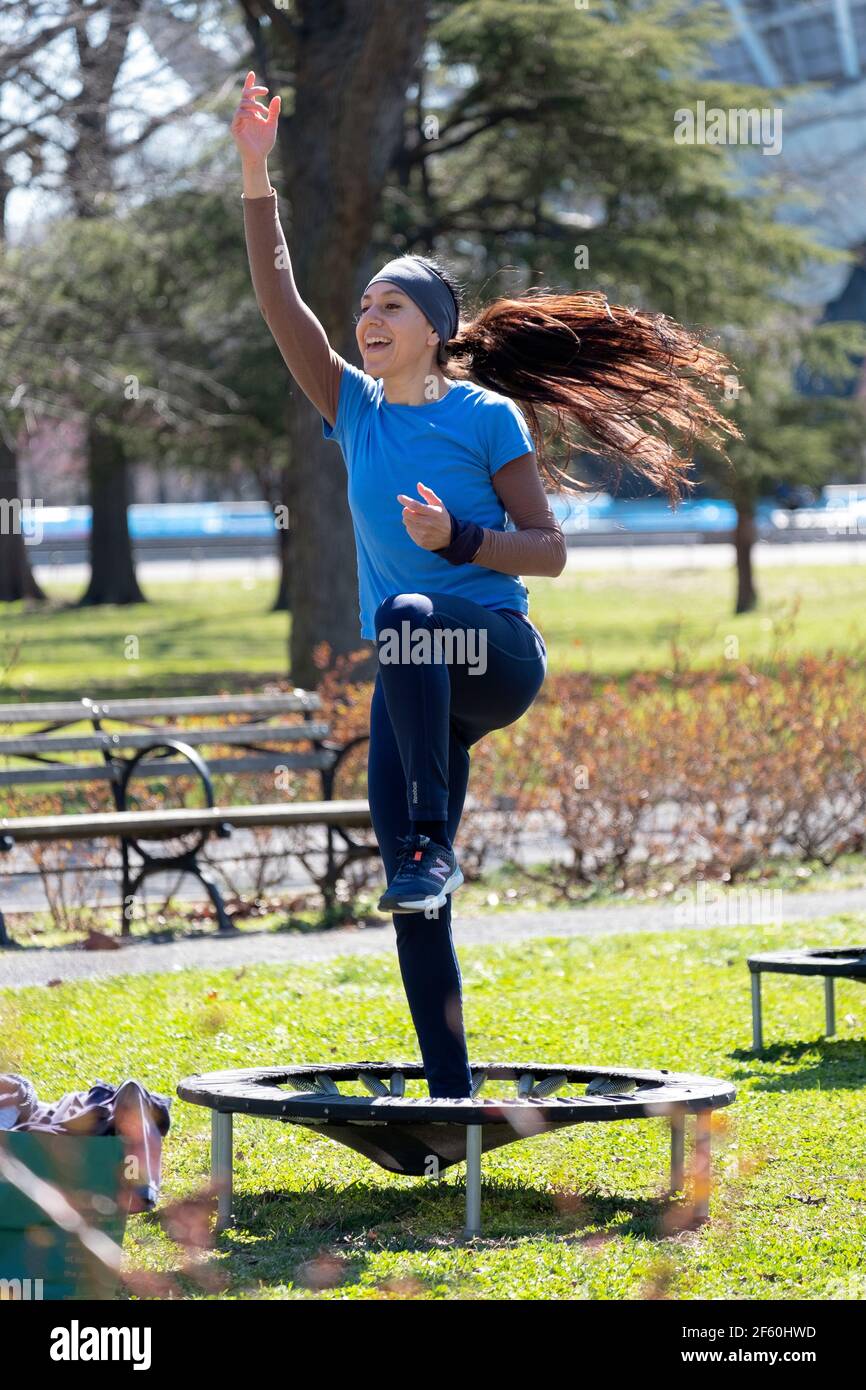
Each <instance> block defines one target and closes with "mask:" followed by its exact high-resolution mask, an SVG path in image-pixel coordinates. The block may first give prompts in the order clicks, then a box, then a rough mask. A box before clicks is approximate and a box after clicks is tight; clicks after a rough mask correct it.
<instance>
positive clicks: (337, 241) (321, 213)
mask: <svg viewBox="0 0 866 1390" xmlns="http://www.w3.org/2000/svg"><path fill="white" fill-rule="evenodd" d="M297 10H298V20H299V22H298V25H297V26H296V32H297V35H298V38H297V43H296V63H295V83H294V110H293V113H292V115H291V116H290V117H288V118H286V119H285V120H283V121H281V122H280V140H281V152H282V167H283V169H284V171H285V173H286V186H287V189H288V191H289V194H290V196H291V200H292V216H291V220H290V221H286V223H285V226H286V240H287V241H288V244H289V248H290V250H291V254H292V260H293V265H294V271H295V278H296V280H297V283H298V285H299V288H300V291H301V293H302V294H303V295H304V297H305V299H306V300H307V302H308V303H309V304H310V306H311V308H312V309H313V312H314V313H315V314H316V315H317V316H318V317H319V319H320V320H321V322H322V324H323V325H324V328H325V332H326V333H327V335H328V338H329V340H330V342H331V343H332V344H333V346H334V348H335V349H336V351H337V352H339V353H340V354H341V355H343V356H344V357H346V358H349V359H351V358H354V356H355V347H354V334H353V332H352V306H353V304H354V303H355V302H356V300H357V299H358V297H359V295H360V293H361V291H362V290H363V285H359V284H358V270H359V266H360V265H361V264H362V262H363V259H364V256H365V252H366V251H367V249H368V246H369V242H370V239H371V235H372V231H373V226H374V222H375V218H376V214H377V209H378V203H379V199H380V196H381V192H382V186H383V183H384V181H385V176H386V174H387V172H388V169H389V167H390V165H391V163H392V160H393V157H394V154H395V152H396V150H397V148H398V147H399V144H400V140H401V136H402V127H403V119H404V112H405V107H406V94H407V90H408V87H409V84H410V82H411V78H412V73H413V70H414V68H415V67H416V64H417V62H418V60H419V58H420V56H421V51H422V45H423V39H424V33H425V28H426V18H427V17H426V10H427V6H426V5H424V4H420V3H416V4H411V5H408V4H406V3H405V0H378V3H377V4H375V5H346V4H342V3H337V0H324V2H323V0H298V5H297ZM288 431H289V439H290V457H291V458H292V460H293V466H292V468H291V471H290V479H289V483H288V493H289V495H288V499H287V500H288V504H289V511H290V515H291V518H292V542H291V544H292V565H291V610H292V625H291V639H290V652H289V665H290V679H291V680H292V681H293V682H294V683H295V684H296V685H300V686H305V687H314V686H315V685H316V683H317V682H318V680H319V679H320V677H321V671H320V670H319V668H318V667H317V666H316V664H315V662H314V660H313V650H314V648H315V647H316V645H317V644H318V643H320V642H323V641H326V642H327V643H328V644H329V646H330V648H331V651H332V653H333V654H334V655H336V654H340V653H345V652H350V651H356V650H358V649H359V648H363V646H364V641H363V639H362V638H361V637H360V635H359V628H358V587H357V575H356V559H355V543H354V535H353V532H352V524H351V516H350V513H349V507H348V502H347V500H346V470H345V466H344V463H343V460H342V458H341V456H340V454H339V451H338V449H337V447H336V446H335V445H334V444H333V443H331V442H329V441H326V440H325V439H323V437H322V424H321V418H320V416H319V414H318V412H317V411H316V410H315V409H314V407H313V406H312V405H311V404H310V403H309V402H308V401H307V400H306V398H305V397H304V396H303V395H302V394H301V392H300V391H299V390H297V389H295V390H294V392H293V394H292V398H291V403H290V407H289V411H288ZM370 655H371V658H372V656H373V649H372V648H370Z"/></svg>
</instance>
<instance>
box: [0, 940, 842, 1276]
mask: <svg viewBox="0 0 866 1390" xmlns="http://www.w3.org/2000/svg"><path fill="white" fill-rule="evenodd" d="M864 936H866V918H863V917H860V918H848V919H847V920H846V919H841V918H840V919H833V920H828V921H826V922H823V923H820V924H818V925H814V924H810V925H809V926H808V927H801V926H793V927H788V926H781V927H780V926H777V925H769V926H762V927H739V928H730V927H728V928H715V929H712V930H704V931H700V932H683V931H680V932H670V933H665V934H658V935H657V934H642V935H632V936H629V935H625V934H623V935H621V936H615V937H607V938H604V939H603V940H598V939H596V940H592V939H588V938H586V939H571V938H570V939H544V940H531V941H525V942H522V943H520V944H519V945H509V946H505V945H490V946H487V947H476V948H466V949H464V950H462V951H461V964H462V969H463V975H464V987H465V997H466V1009H467V1020H468V1026H469V1030H470V1052H471V1057H472V1060H473V1061H484V1060H494V1059H497V1060H502V1061H506V1060H515V1061H521V1060H548V1061H552V1062H555V1061H571V1062H578V1061H581V1060H583V1061H585V1062H586V1063H588V1064H590V1065H604V1064H606V1063H607V1064H619V1065H626V1066H627V1065H634V1066H641V1067H657V1066H663V1067H668V1068H670V1069H672V1070H684V1071H695V1072H701V1073H704V1074H706V1075H711V1076H719V1077H724V1078H728V1079H730V1080H732V1081H733V1082H734V1084H735V1085H736V1087H737V1090H738V1097H737V1100H736V1102H735V1103H734V1104H733V1105H732V1106H731V1107H729V1108H728V1109H727V1110H724V1111H721V1112H719V1113H718V1115H717V1129H716V1133H715V1139H714V1151H715V1160H714V1172H715V1177H716V1185H715V1188H714V1192H713V1196H712V1200H711V1206H710V1213H711V1218H712V1219H711V1221H710V1223H709V1224H708V1225H706V1226H704V1227H702V1228H700V1229H696V1230H689V1229H680V1228H679V1227H678V1225H677V1220H676V1214H677V1212H678V1211H681V1210H682V1206H683V1203H682V1199H680V1200H679V1201H675V1202H673V1203H671V1202H670V1201H669V1200H668V1198H667V1197H666V1196H665V1195H664V1188H665V1181H666V1173H667V1161H668V1131H667V1127H666V1125H665V1123H664V1122H663V1121H662V1120H652V1121H628V1122H623V1123H621V1124H616V1125H587V1126H577V1127H575V1128H573V1129H569V1130H564V1131H559V1132H558V1133H555V1134H552V1135H550V1136H547V1137H541V1136H538V1137H535V1138H533V1139H530V1140H527V1141H525V1142H523V1143H519V1144H515V1145H512V1146H510V1147H508V1148H505V1149H500V1150H498V1151H496V1152H494V1153H493V1154H490V1155H489V1156H486V1157H485V1158H484V1160H483V1174H484V1193H483V1203H482V1216H483V1222H484V1236H483V1237H482V1238H481V1240H480V1241H478V1242H477V1243H476V1245H475V1247H472V1246H465V1245H463V1244H462V1242H461V1239H460V1230H461V1223H462V1216H463V1199H464V1189H463V1168H462V1166H460V1167H457V1168H453V1169H449V1170H448V1171H447V1172H446V1173H445V1174H444V1176H443V1178H442V1180H441V1181H440V1182H439V1183H433V1182H431V1181H427V1180H424V1179H420V1178H401V1177H399V1176H395V1175H393V1174H388V1173H386V1172H384V1171H383V1170H381V1169H378V1168H376V1167H375V1166H373V1165H372V1164H370V1163H368V1162H367V1161H366V1160H365V1159H363V1158H361V1157H360V1155H358V1154H355V1153H354V1152H352V1151H350V1150H348V1149H343V1148H340V1147H339V1146H337V1145H335V1144H333V1143H331V1142H330V1141H328V1140H326V1139H323V1138H322V1137H320V1136H316V1135H314V1134H312V1133H310V1132H308V1131H306V1130H303V1129H300V1128H295V1127H293V1126H285V1127H283V1126H281V1125H279V1124H278V1123H275V1122H269V1121H263V1120H254V1119H245V1118H241V1119H238V1120H237V1121H236V1126H235V1148H236V1163H235V1185H236V1200H235V1211H236V1216H237V1222H238V1224H237V1226H236V1228H235V1229H233V1230H230V1231H228V1232H226V1233H224V1234H223V1235H221V1236H220V1237H219V1239H218V1241H217V1244H216V1247H215V1249H214V1250H213V1251H212V1252H211V1254H210V1257H209V1258H206V1259H205V1260H204V1262H203V1265H202V1266H200V1268H201V1270H202V1271H203V1270H204V1268H205V1266H206V1267H207V1269H208V1270H209V1271H210V1275H211V1279H213V1276H216V1278H217V1279H218V1280H219V1281H221V1282H218V1283H214V1282H207V1280H205V1279H204V1278H203V1275H202V1273H200V1274H199V1275H198V1276H196V1275H195V1274H193V1273H190V1272H186V1273H183V1274H178V1279H177V1286H178V1289H179V1291H181V1292H183V1293H184V1294H185V1295H187V1296H189V1297H235V1298H275V1299H283V1298H339V1299H343V1298H407V1297H417V1298H433V1299H448V1298H470V1299H471V1298H481V1299H486V1298H499V1299H513V1298H519V1299H535V1298H543V1299H642V1298H647V1297H659V1296H660V1297H665V1298H670V1299H722V1298H742V1299H779V1298H792V1299H821V1300H824V1299H851V1298H863V1297H864V1295H866V1163H864V1147H863V1134H864V1128H866V1091H864V1088H863V1075H864V1059H866V1043H864V1029H866V996H864V994H863V990H862V986H860V985H859V984H857V983H855V982H852V981H840V982H839V983H838V986H837V1018H838V1027H839V1033H838V1036H837V1037H835V1038H833V1039H831V1040H825V1039H823V1038H821V1036H820V1030H821V1027H822V1020H823V994H822V990H821V984H820V982H819V981H815V980H811V981H809V980H798V979H793V978H785V977H773V978H771V979H769V980H767V981H766V983H765V987H764V996H765V1037H766V1039H767V1042H768V1046H767V1048H766V1050H765V1051H764V1053H763V1054H762V1055H761V1056H760V1057H754V1056H753V1055H752V1053H751V1051H750V1040H751V1032H750V1009H749V977H748V971H747V969H746V966H745V964H744V957H745V955H746V954H747V953H748V952H749V951H752V950H758V949H772V948H773V947H774V946H779V945H781V944H784V945H786V946H795V945H805V944H812V945H815V944H818V945H820V944H828V945H829V944H835V945H838V944H842V943H844V942H846V941H847V942H850V941H851V940H852V939H853V940H862V939H863V938H864ZM414 1057H417V1047H416V1043H415V1039H414V1033H413V1030H412V1025H411V1021H410V1019H409V1015H408V1011H407V1008H406V1004H405V1000H404V997H403V992H402V986H401V982H400V977H399V972H398V968H397V962H396V959H395V957H393V956H391V955H387V956H381V957H376V958H365V959H360V958H351V957H343V958H341V959H338V960H335V961H332V962H330V963H328V964H325V965H321V964H319V965H316V966H310V967H306V968H302V969H299V968H297V967H294V966H293V967H292V969H291V970H290V971H289V970H286V969H283V968H278V967H273V966H261V967H255V968H239V969H237V970H227V971H220V972H208V971H191V972H182V973H174V974H164V975H159V976H149V977H127V978H125V979H119V980H118V979H113V980H110V981H108V982H106V983H104V984H103V983H98V982H97V983H88V984H71V983H70V984H62V983H61V984H59V985H57V986H56V987H54V988H52V989H49V990H45V989H25V990H21V991H15V992H13V991H6V992H3V993H0V1070H12V1071H16V1072H22V1073H24V1074H26V1075H29V1076H30V1077H31V1078H32V1079H33V1081H34V1083H35V1084H36V1086H37V1090H38V1091H39V1093H40V1095H41V1096H42V1098H44V1099H53V1098H55V1097H56V1096H58V1095H59V1094H60V1093H61V1092H63V1091H65V1090H67V1089H71V1088H73V1087H75V1088H78V1087H81V1086H83V1085H87V1084H90V1083H91V1082H92V1081H94V1080H96V1079H97V1078H100V1079H105V1080H109V1081H120V1080H121V1079H122V1078H124V1077H127V1076H133V1077H136V1078H137V1079H139V1080H140V1081H142V1082H143V1083H144V1084H145V1085H147V1086H149V1087H150V1088H152V1089H154V1090H158V1091H161V1092H164V1093H167V1094H173V1093H174V1087H175V1085H176V1083H177V1081H178V1080H179V1079H180V1078H181V1077H183V1076H185V1075H187V1074H189V1073H191V1072H194V1071H203V1070H212V1069H218V1068H224V1067H239V1066H246V1065H250V1064H252V1063H253V1062H254V1061H257V1060H258V1061H262V1062H269V1063H276V1062H278V1061H279V1060H281V1059H285V1060H290V1059H291V1060H294V1061H300V1060H305V1061H319V1060H322V1061H325V1062H326V1061H327V1060H328V1059H330V1058H333V1059H334V1060H340V1059H369V1060H376V1059H381V1060H391V1059H403V1060H406V1059H412V1058H414ZM419 1093H420V1092H419ZM173 1111H174V1115H173V1126H172V1129H171V1132H170V1134H169V1136H168V1138H167V1141H166V1144H165V1149H164V1160H165V1163H164V1185H163V1197H162V1203H161V1206H165V1204H167V1203H169V1202H171V1201H173V1200H179V1199H182V1198H183V1197H188V1196H191V1195H192V1194H194V1193H195V1192H196V1191H197V1190H198V1189H200V1187H201V1186H202V1184H203V1182H204V1181H205V1178H206V1174H207V1167H208V1153H209V1114H208V1112H206V1111H204V1110H201V1109H199V1108H197V1107H193V1106H189V1105H186V1104H185V1103H183V1102H182V1101H180V1100H179V1099H177V1098H176V1099H175V1100H174V1105H173ZM126 1248H127V1251H128V1256H129V1259H130V1260H132V1261H134V1262H135V1263H136V1264H137V1265H138V1266H140V1267H144V1268H147V1269H150V1270H154V1271H156V1270H159V1271H169V1270H172V1271H178V1270H179V1269H180V1267H181V1265H182V1264H184V1261H185V1255H184V1252H183V1251H182V1250H181V1249H180V1248H179V1247H177V1246H175V1245H173V1244H172V1243H171V1242H170V1241H169V1239H168V1238H167V1236H166V1235H165V1234H164V1233H163V1230H162V1227H161V1225H160V1222H159V1220H158V1214H149V1215H141V1216H135V1217H132V1218H131V1220H130V1223H129V1226H128V1231H127V1244H126Z"/></svg>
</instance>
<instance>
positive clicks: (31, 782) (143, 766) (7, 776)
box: [0, 749, 337, 787]
mask: <svg viewBox="0 0 866 1390" xmlns="http://www.w3.org/2000/svg"><path fill="white" fill-rule="evenodd" d="M336 757H337V755H336V753H333V752H331V751H330V750H328V749H325V750H323V751H322V752H320V753H316V752H311V753H276V752H275V753H256V754H250V755H249V756H248V757H242V758H209V759H208V760H207V765H208V768H209V769H210V771H211V772H213V773H217V774H219V775H222V774H224V773H231V772H234V773H240V772H267V771H270V770H272V769H273V768H275V767H287V768H294V769H296V770H297V771H301V772H313V771H316V770H321V769H323V768H329V767H332V766H333V764H334V762H335V760H336ZM197 775H198V774H197V773H196V770H195V768H194V767H193V766H192V764H191V763H188V762H168V761H167V760H166V761H165V762H162V761H160V760H153V761H151V762H142V763H139V765H138V768H137V770H136V777H137V778H138V779H139V780H145V779H147V778H161V777H184V776H186V777H196V776H197ZM112 781H114V777H113V776H112V773H111V770H110V769H109V768H107V767H104V766H102V767H101V766H100V765H99V764H98V763H93V764H92V765H91V766H89V767H79V766H73V765H72V764H66V763H63V764H61V763H58V764H57V766H56V767H39V768H24V767H22V768H17V769H13V770H12V771H9V772H0V787H18V786H20V787H35V786H51V785H59V784H62V783H64V782H112ZM134 785H135V782H133V786H134Z"/></svg>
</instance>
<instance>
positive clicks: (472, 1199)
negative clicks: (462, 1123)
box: [463, 1125, 481, 1239]
mask: <svg viewBox="0 0 866 1390" xmlns="http://www.w3.org/2000/svg"><path fill="white" fill-rule="evenodd" d="M463 1234H464V1235H465V1236H466V1237H467V1239H471V1237H472V1236H480V1234H481V1126H480V1125H467V1126H466V1228H465V1230H464V1232H463Z"/></svg>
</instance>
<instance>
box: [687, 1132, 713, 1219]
mask: <svg viewBox="0 0 866 1390" xmlns="http://www.w3.org/2000/svg"><path fill="white" fill-rule="evenodd" d="M712 1123H713V1112H712V1110H698V1111H697V1112H696V1114H695V1152H694V1158H693V1161H692V1183H693V1185H694V1204H695V1217H696V1219H697V1220H698V1221H707V1220H709V1215H710V1185H711V1182H712V1166H711V1165H712V1153H711V1149H712Z"/></svg>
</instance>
